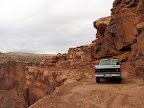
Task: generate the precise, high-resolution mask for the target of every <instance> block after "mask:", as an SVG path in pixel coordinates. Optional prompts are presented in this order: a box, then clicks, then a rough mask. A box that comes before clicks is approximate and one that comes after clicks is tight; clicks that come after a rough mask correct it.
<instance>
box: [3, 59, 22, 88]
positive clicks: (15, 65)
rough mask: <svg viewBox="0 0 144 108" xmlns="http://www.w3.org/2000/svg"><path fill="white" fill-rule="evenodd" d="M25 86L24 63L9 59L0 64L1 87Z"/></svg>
mask: <svg viewBox="0 0 144 108" xmlns="http://www.w3.org/2000/svg"><path fill="white" fill-rule="evenodd" d="M24 86H25V69H24V66H23V63H20V62H14V61H9V62H5V63H4V64H0V89H1V90H9V89H13V88H17V89H23V88H24Z"/></svg>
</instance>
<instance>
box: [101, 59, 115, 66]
mask: <svg viewBox="0 0 144 108" xmlns="http://www.w3.org/2000/svg"><path fill="white" fill-rule="evenodd" d="M117 62H118V61H117V60H102V61H101V63H100V65H116V64H117Z"/></svg>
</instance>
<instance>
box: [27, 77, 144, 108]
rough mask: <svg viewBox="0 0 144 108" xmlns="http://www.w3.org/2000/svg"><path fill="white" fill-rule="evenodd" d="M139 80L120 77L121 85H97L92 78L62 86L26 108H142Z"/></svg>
mask: <svg viewBox="0 0 144 108" xmlns="http://www.w3.org/2000/svg"><path fill="white" fill-rule="evenodd" d="M143 89H144V84H143V80H142V79H135V78H128V77H126V78H123V80H122V83H121V84H118V83H116V82H105V81H103V82H102V83H99V84H98V83H96V82H95V78H92V79H87V80H82V81H80V82H75V83H72V84H65V85H63V86H61V87H59V88H57V89H56V90H55V91H54V93H53V94H52V95H50V96H46V97H44V98H43V99H41V100H39V101H37V102H36V103H34V104H33V105H31V106H30V107H29V108H143V107H144V91H143Z"/></svg>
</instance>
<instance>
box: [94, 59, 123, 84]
mask: <svg viewBox="0 0 144 108" xmlns="http://www.w3.org/2000/svg"><path fill="white" fill-rule="evenodd" d="M94 71H95V77H96V82H97V83H100V78H117V81H118V82H119V83H121V64H119V62H118V60H117V59H102V60H101V61H100V63H99V65H96V66H94Z"/></svg>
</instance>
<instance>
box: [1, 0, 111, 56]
mask: <svg viewBox="0 0 144 108" xmlns="http://www.w3.org/2000/svg"><path fill="white" fill-rule="evenodd" d="M113 1H114V0H0V52H24V53H40V54H56V53H65V52H67V51H68V49H69V48H72V47H77V46H81V45H87V44H90V43H91V41H93V40H95V39H96V37H95V34H96V29H95V28H94V27H93V22H94V21H95V20H97V19H99V18H101V17H106V16H109V15H110V14H111V11H110V10H111V8H112V3H113Z"/></svg>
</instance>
